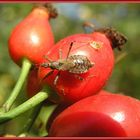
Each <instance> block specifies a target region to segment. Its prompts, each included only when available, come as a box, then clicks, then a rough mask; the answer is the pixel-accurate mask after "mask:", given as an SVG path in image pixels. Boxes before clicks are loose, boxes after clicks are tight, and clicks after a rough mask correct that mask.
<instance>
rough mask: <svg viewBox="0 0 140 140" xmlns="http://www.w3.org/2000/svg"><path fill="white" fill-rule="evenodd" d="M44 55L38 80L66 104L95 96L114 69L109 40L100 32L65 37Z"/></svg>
mask: <svg viewBox="0 0 140 140" xmlns="http://www.w3.org/2000/svg"><path fill="white" fill-rule="evenodd" d="M45 56H46V59H44V61H43V62H42V65H41V66H40V68H39V71H38V77H39V79H40V81H42V82H43V83H44V84H49V85H50V86H51V87H52V88H53V89H54V90H55V91H56V92H57V93H58V95H59V96H60V97H61V99H62V101H66V102H67V103H73V102H76V101H78V100H80V99H82V98H85V97H87V96H91V95H93V94H96V93H97V92H98V91H99V90H100V89H101V88H102V87H103V86H104V85H105V83H106V81H107V80H108V78H109V76H110V75H111V72H112V69H113V66H114V54H113V51H112V46H111V43H110V40H109V39H108V38H107V37H106V36H105V35H104V34H101V33H97V34H96V35H93V34H75V35H71V36H68V37H66V38H64V39H62V40H60V41H59V42H58V43H57V44H55V45H54V46H53V47H52V48H51V50H50V51H49V52H48V53H46V55H45Z"/></svg>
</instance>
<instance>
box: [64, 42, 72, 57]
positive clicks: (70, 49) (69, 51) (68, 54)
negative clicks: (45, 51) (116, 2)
mask: <svg viewBox="0 0 140 140" xmlns="http://www.w3.org/2000/svg"><path fill="white" fill-rule="evenodd" d="M72 46H73V42H71V43H70V47H69V50H68V53H67V57H66V59H67V58H68V57H69V54H70V51H71V49H72Z"/></svg>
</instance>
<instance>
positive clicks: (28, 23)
mask: <svg viewBox="0 0 140 140" xmlns="http://www.w3.org/2000/svg"><path fill="white" fill-rule="evenodd" d="M48 9H49V8H47V7H46V8H45V6H37V7H34V8H33V10H32V11H31V12H30V13H29V14H28V15H27V17H26V18H24V19H23V20H22V21H21V22H20V23H19V24H17V25H16V27H15V28H14V29H13V31H12V33H11V35H10V38H9V53H10V56H11V57H12V59H13V60H14V61H15V62H16V63H17V64H18V65H21V62H22V59H23V58H27V59H29V60H30V61H31V62H33V63H40V62H41V60H42V57H43V56H44V53H46V52H47V51H48V50H49V49H50V48H51V46H52V45H53V44H54V37H53V33H52V29H51V26H50V23H49V19H50V18H51V13H49V12H50V11H49V10H48Z"/></svg>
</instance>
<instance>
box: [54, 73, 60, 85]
mask: <svg viewBox="0 0 140 140" xmlns="http://www.w3.org/2000/svg"><path fill="white" fill-rule="evenodd" d="M59 76H60V71H59V72H58V73H57V75H56V77H55V79H54V82H53V84H54V85H55V86H56V84H57V81H58V79H59Z"/></svg>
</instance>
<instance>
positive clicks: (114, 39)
mask: <svg viewBox="0 0 140 140" xmlns="http://www.w3.org/2000/svg"><path fill="white" fill-rule="evenodd" d="M85 27H90V28H91V29H92V30H93V33H94V32H100V33H103V34H105V35H106V36H107V37H108V39H109V40H110V42H111V44H112V48H113V49H115V48H118V50H120V51H121V48H122V47H123V46H124V44H125V43H126V42H127V37H126V36H125V35H124V34H122V33H120V32H119V31H117V30H116V29H115V28H112V27H102V28H96V27H95V26H94V24H92V23H90V22H84V23H83V28H85Z"/></svg>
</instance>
